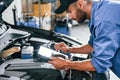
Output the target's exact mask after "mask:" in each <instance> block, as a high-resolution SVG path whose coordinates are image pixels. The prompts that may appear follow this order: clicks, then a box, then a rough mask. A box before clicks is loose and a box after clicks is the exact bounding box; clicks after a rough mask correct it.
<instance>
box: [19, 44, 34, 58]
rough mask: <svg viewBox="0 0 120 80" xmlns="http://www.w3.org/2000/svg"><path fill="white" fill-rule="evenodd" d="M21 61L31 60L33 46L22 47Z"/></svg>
mask: <svg viewBox="0 0 120 80" xmlns="http://www.w3.org/2000/svg"><path fill="white" fill-rule="evenodd" d="M21 58H22V59H31V58H33V46H23V47H22V50H21Z"/></svg>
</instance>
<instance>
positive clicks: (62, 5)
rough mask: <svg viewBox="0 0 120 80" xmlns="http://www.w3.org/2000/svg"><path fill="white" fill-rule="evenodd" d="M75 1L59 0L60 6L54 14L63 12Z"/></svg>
mask: <svg viewBox="0 0 120 80" xmlns="http://www.w3.org/2000/svg"><path fill="white" fill-rule="evenodd" d="M75 1H76V0H60V6H59V7H58V8H57V9H56V10H55V13H56V14H61V13H63V12H64V11H65V10H67V8H68V7H69V5H70V4H71V3H73V2H75Z"/></svg>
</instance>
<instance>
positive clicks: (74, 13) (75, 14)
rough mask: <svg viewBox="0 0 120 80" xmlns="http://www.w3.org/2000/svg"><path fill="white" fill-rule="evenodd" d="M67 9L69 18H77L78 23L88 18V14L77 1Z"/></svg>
mask: <svg viewBox="0 0 120 80" xmlns="http://www.w3.org/2000/svg"><path fill="white" fill-rule="evenodd" d="M67 11H68V14H69V18H70V19H73V20H76V21H77V22H78V23H82V22H84V21H85V20H86V18H87V14H86V13H85V12H84V11H82V10H81V9H79V8H77V6H76V4H75V3H73V4H71V5H70V6H69V8H68V10H67Z"/></svg>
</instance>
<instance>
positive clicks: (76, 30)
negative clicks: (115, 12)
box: [70, 22, 120, 80]
mask: <svg viewBox="0 0 120 80" xmlns="http://www.w3.org/2000/svg"><path fill="white" fill-rule="evenodd" d="M70 35H71V36H73V37H75V38H77V39H78V40H79V41H80V42H81V43H83V44H86V43H87V41H88V39H89V36H90V33H89V28H88V26H87V22H86V23H83V24H80V25H79V26H74V27H72V28H71V29H70ZM110 80H120V79H119V78H117V77H116V76H115V75H114V74H113V73H112V72H111V71H110Z"/></svg>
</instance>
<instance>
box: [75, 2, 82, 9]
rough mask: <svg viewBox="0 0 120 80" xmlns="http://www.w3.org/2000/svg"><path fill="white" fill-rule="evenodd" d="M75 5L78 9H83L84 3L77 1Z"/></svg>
mask: <svg viewBox="0 0 120 80" xmlns="http://www.w3.org/2000/svg"><path fill="white" fill-rule="evenodd" d="M76 5H77V7H78V8H79V9H83V8H84V1H83V0H77V1H76Z"/></svg>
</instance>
